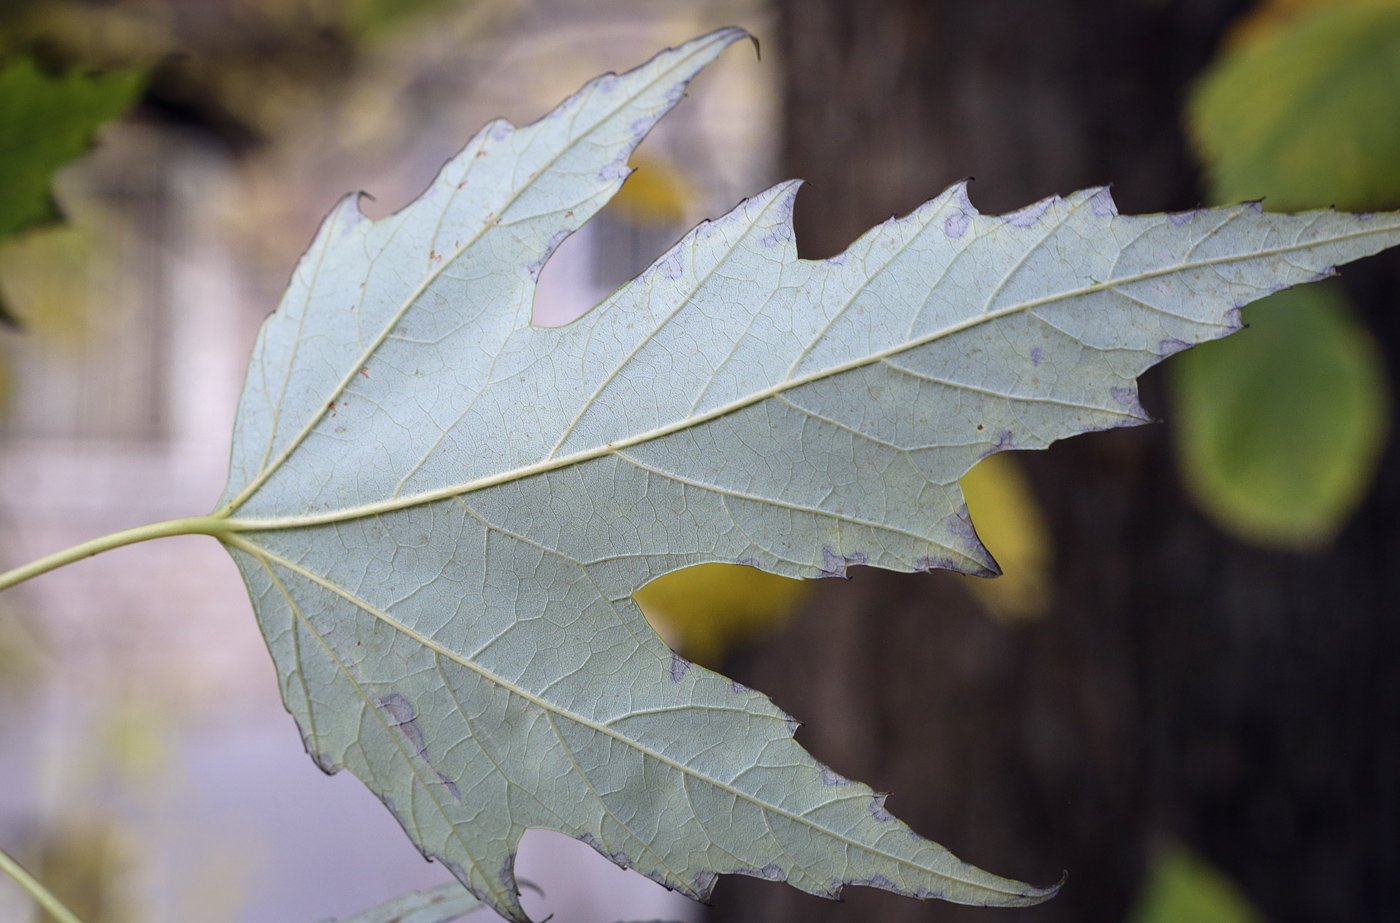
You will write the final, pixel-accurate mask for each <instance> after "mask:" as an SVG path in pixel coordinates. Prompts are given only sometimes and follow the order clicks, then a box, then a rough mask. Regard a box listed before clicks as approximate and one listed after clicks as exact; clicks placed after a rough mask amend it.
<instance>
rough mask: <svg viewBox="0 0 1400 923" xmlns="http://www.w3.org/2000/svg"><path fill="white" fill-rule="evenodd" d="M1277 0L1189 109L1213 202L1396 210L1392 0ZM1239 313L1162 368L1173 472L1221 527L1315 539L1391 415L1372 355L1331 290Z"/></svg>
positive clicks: (1360, 484) (1358, 477)
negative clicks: (1213, 336) (1225, 337)
mask: <svg viewBox="0 0 1400 923" xmlns="http://www.w3.org/2000/svg"><path fill="white" fill-rule="evenodd" d="M1288 6H1289V7H1290V8H1289V9H1287V10H1284V9H1282V8H1281V7H1282V5H1281V4H1278V3H1272V4H1270V3H1265V4H1262V5H1261V6H1260V7H1259V8H1257V9H1256V11H1255V12H1254V13H1253V14H1251V16H1250V17H1247V18H1246V19H1245V20H1244V21H1243V23H1242V26H1244V27H1245V28H1244V29H1242V30H1241V34H1242V35H1244V36H1246V38H1245V39H1244V40H1243V41H1240V42H1237V43H1235V44H1234V45H1232V46H1230V47H1228V48H1227V49H1226V51H1225V52H1224V53H1223V54H1222V55H1221V57H1220V59H1219V60H1218V61H1217V63H1216V64H1215V65H1214V66H1213V67H1212V68H1211V69H1210V70H1209V71H1208V72H1207V73H1206V75H1205V76H1204V77H1203V78H1202V80H1201V81H1200V83H1199V84H1198V85H1197V86H1196V88H1195V91H1194V93H1193V95H1192V98H1191V100H1190V102H1189V104H1188V106H1187V127H1188V131H1189V133H1190V136H1191V138H1192V140H1193V142H1194V143H1195V146H1196V149H1197V152H1198V154H1199V155H1200V158H1201V161H1202V163H1203V164H1204V166H1205V168H1206V171H1207V174H1208V178H1209V184H1210V188H1211V192H1212V196H1213V198H1214V199H1215V200H1216V201H1224V202H1233V201H1239V200H1241V199H1251V198H1259V197H1264V196H1267V200H1266V203H1267V205H1268V206H1269V208H1270V209H1271V210H1275V209H1276V210H1279V211H1294V210H1299V209H1305V208H1322V207H1326V206H1328V205H1336V206H1338V207H1341V208H1348V209H1357V210H1369V209H1375V208H1393V207H1395V206H1396V205H1398V204H1400V2H1397V0H1382V2H1376V0H1358V2H1342V3H1317V4H1309V3H1304V4H1301V5H1300V4H1296V3H1294V4H1289V5H1288ZM1276 7H1277V8H1278V9H1275V8H1276ZM1295 7H1296V9H1295ZM1247 316H1248V318H1249V321H1250V323H1251V324H1252V325H1254V326H1255V327H1256V328H1257V329H1254V330H1251V331H1250V332H1249V333H1247V334H1245V335H1243V336H1239V337H1234V338H1232V339H1231V340H1229V341H1228V342H1225V343H1221V344H1218V345H1213V346H1212V348H1210V349H1205V350H1197V351H1194V352H1193V353H1191V354H1190V355H1189V356H1184V357H1182V358H1180V359H1177V360H1174V361H1173V363H1172V365H1171V367H1170V371H1169V380H1170V388H1171V392H1172V395H1173V406H1172V416H1173V420H1174V423H1175V435H1176V447H1177V457H1178V464H1179V467H1180V468H1181V472H1182V478H1183V480H1184V482H1185V483H1186V485H1187V488H1188V490H1189V491H1190V493H1191V495H1192V497H1193V498H1194V499H1195V501H1196V502H1197V504H1198V505H1199V506H1200V507H1201V509H1202V510H1203V511H1204V512H1205V513H1206V514H1207V515H1208V516H1210V517H1211V519H1213V520H1214V521H1215V522H1216V524H1217V525H1219V526H1220V527H1221V528H1222V529H1223V530H1224V531H1226V532H1229V533H1231V534H1233V535H1235V536H1237V537H1239V538H1243V539H1245V540H1247V541H1251V542H1254V543H1255V544H1259V545H1263V546H1266V547H1274V548H1282V549H1292V550H1306V549H1312V548H1317V547H1320V546H1322V545H1324V544H1326V543H1327V542H1328V541H1329V540H1330V539H1331V538H1332V537H1333V536H1334V535H1335V534H1336V533H1337V531H1339V530H1340V529H1341V527H1342V525H1343V524H1344V523H1345V522H1346V520H1347V518H1348V517H1349V516H1350V515H1351V514H1352V512H1353V511H1354V510H1355V508H1356V506H1357V505H1358V504H1359V503H1360V501H1361V499H1362V497H1363V496H1364V493H1365V490H1366V487H1367V485H1369V483H1370V481H1371V478H1372V477H1373V475H1374V473H1375V468H1376V465H1377V463H1378V461H1379V457H1380V452H1381V450H1382V449H1383V448H1384V444H1385V438H1386V435H1387V430H1388V425H1387V421H1388V417H1389V411H1390V396H1389V388H1388V381H1387V377H1386V374H1385V369H1384V365H1383V363H1382V360H1381V357H1380V354H1379V352H1378V350H1377V349H1376V347H1375V344H1374V343H1373V342H1372V340H1371V338H1370V336H1369V335H1368V334H1367V332H1366V330H1365V329H1364V328H1363V327H1362V326H1361V324H1360V323H1359V322H1358V321H1357V320H1356V319H1355V318H1354V317H1353V316H1352V312H1351V310H1350V308H1349V306H1348V304H1347V303H1346V299H1345V296H1344V295H1343V294H1342V293H1341V292H1340V290H1338V289H1336V288H1329V289H1328V290H1326V291H1323V290H1321V289H1309V290H1307V291H1298V292H1286V293H1281V294H1279V295H1276V296H1274V297H1273V298H1271V299H1269V300H1268V301H1267V302H1264V303H1261V304H1258V305H1255V306H1253V307H1251V308H1250V309H1249V311H1248V315H1247Z"/></svg>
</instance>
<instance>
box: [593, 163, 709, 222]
mask: <svg viewBox="0 0 1400 923" xmlns="http://www.w3.org/2000/svg"><path fill="white" fill-rule="evenodd" d="M632 166H633V168H634V169H635V170H636V172H634V173H633V174H632V175H631V176H629V177H628V178H627V182H626V183H625V184H624V185H623V187H622V191H621V192H619V193H618V194H617V195H615V196H613V199H612V201H611V202H610V203H608V209H609V210H610V211H612V212H613V213H614V214H616V215H618V216H620V217H621V218H622V219H623V220H625V221H627V222H630V223H631V224H640V225H647V226H651V227H657V226H661V227H669V226H671V225H674V224H680V223H681V222H682V221H684V220H685V217H686V215H687V214H688V213H689V211H690V208H691V204H692V203H693V202H694V201H695V190H694V189H693V188H692V187H691V185H690V182H689V181H688V180H686V178H685V175H684V174H682V173H681V171H680V170H679V169H677V168H676V166H675V165H674V164H672V163H670V162H669V161H666V160H662V159H661V158H659V157H655V156H647V155H645V154H636V155H634V156H633V157H632Z"/></svg>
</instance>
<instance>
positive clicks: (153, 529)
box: [0, 515, 233, 591]
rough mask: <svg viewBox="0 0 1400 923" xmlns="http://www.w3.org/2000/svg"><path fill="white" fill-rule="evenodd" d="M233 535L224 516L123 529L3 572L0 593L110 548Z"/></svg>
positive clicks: (171, 520) (155, 523) (185, 519)
mask: <svg viewBox="0 0 1400 923" xmlns="http://www.w3.org/2000/svg"><path fill="white" fill-rule="evenodd" d="M231 531H233V530H232V529H230V528H229V525H228V518H227V517H226V516H219V515H211V516H187V517H185V518H183V519H168V520H166V521H165V522H153V523H151V524H150V525H145V526H137V527H136V528H134V529H123V530H122V531H120V532H113V533H111V534H110V535H104V536H102V537H100V538H94V539H92V540H91V541H86V542H83V543H82V544H79V545H74V546H73V547H72V548H65V549H64V550H62V551H56V552H54V553H53V554H50V555H45V556H44V557H42V558H39V559H38V560H37V561H31V562H29V563H28V564H25V565H24V566H22V567H16V568H15V569H14V570H11V571H6V572H5V573H3V574H0V591H3V590H8V589H9V588H10V587H12V586H14V585H15V584H18V583H23V582H24V581H26V580H28V579H29V578H31V577H37V576H39V575H40V574H46V573H48V572H49V571H51V570H54V569H55V568H59V567H62V566H63V565H65V564H72V563H73V562H74V561H81V560H82V559H83V558H88V557H91V556H93V555H95V554H100V553H101V552H104V551H110V550H111V549H113V548H120V547H121V546H123V545H134V544H136V543H137V542H145V541H150V540H151V539H153V538H168V537H169V536H172V535H212V536H214V537H215V538H218V537H220V536H222V535H225V534H227V533H229V532H231Z"/></svg>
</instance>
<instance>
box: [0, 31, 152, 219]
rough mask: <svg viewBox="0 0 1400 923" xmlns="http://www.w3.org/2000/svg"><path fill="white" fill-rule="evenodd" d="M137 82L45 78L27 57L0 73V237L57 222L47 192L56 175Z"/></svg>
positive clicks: (122, 75) (107, 77)
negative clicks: (1, 192)
mask: <svg viewBox="0 0 1400 923" xmlns="http://www.w3.org/2000/svg"><path fill="white" fill-rule="evenodd" d="M142 82H143V75H142V73H141V72H140V71H139V70H125V71H118V72H115V73H110V74H86V73H79V72H76V71H75V72H70V73H67V74H57V75H49V74H45V73H44V72H43V71H41V70H40V69H39V67H38V66H37V65H36V64H35V62H34V61H33V60H32V59H30V58H28V57H18V58H15V59H12V60H11V61H9V62H8V63H7V64H6V65H5V66H4V68H3V69H2V70H0V184H3V185H2V186H0V188H3V189H4V195H0V236H6V235H10V234H15V233H17V232H19V231H22V230H25V229H26V228H28V227H31V226H33V225H35V224H38V223H40V222H42V221H45V220H52V219H54V218H57V217H58V215H57V212H56V211H55V209H54V207H53V199H52V196H51V195H50V190H49V184H50V180H51V177H52V176H53V172H54V170H56V169H58V168H59V167H60V166H62V165H63V164H65V163H67V162H68V161H70V160H72V159H74V158H75V157H77V156H78V155H79V154H82V153H83V152H84V151H86V150H87V149H88V147H89V146H90V145H91V144H92V141H93V137H94V135H95V134H96V132H97V129H98V127H99V126H100V125H102V124H103V123H105V122H109V121H111V120H112V119H114V118H116V117H117V116H119V115H121V114H122V113H123V112H125V111H126V109H127V108H128V107H129V106H130V105H131V103H132V102H133V101H134V100H135V98H136V96H137V94H139V93H140V91H141V86H142Z"/></svg>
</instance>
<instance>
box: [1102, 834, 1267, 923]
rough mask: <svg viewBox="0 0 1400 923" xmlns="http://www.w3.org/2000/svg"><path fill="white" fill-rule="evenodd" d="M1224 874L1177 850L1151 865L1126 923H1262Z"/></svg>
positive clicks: (1187, 853)
mask: <svg viewBox="0 0 1400 923" xmlns="http://www.w3.org/2000/svg"><path fill="white" fill-rule="evenodd" d="M1263 919H1264V918H1263V916H1262V915H1261V914H1260V913H1259V911H1258V910H1256V909H1255V908H1254V905H1253V904H1251V903H1250V901H1249V898H1248V897H1246V896H1245V893H1244V892H1243V891H1242V890H1240V887H1239V885H1237V884H1235V882H1234V881H1233V880H1231V879H1230V877H1229V876H1227V875H1226V874H1225V873H1224V872H1222V871H1220V870H1219V869H1218V868H1216V867H1215V866H1214V865H1211V864H1210V863H1209V862H1207V861H1206V860H1204V859H1202V858H1201V857H1200V856H1197V855H1196V854H1194V853H1192V852H1190V851H1188V850H1186V849H1182V848H1180V847H1177V848H1174V849H1172V850H1170V851H1168V852H1165V853H1163V854H1162V855H1161V856H1160V857H1158V859H1157V861H1156V862H1154V863H1153V865H1152V871H1151V873H1150V875H1149V877H1148V880H1147V883H1146V884H1145V885H1144V886H1143V890H1142V894H1141V896H1140V897H1139V899H1138V905H1137V907H1136V909H1135V910H1134V912H1133V914H1132V915H1131V916H1130V917H1129V923H1263Z"/></svg>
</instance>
